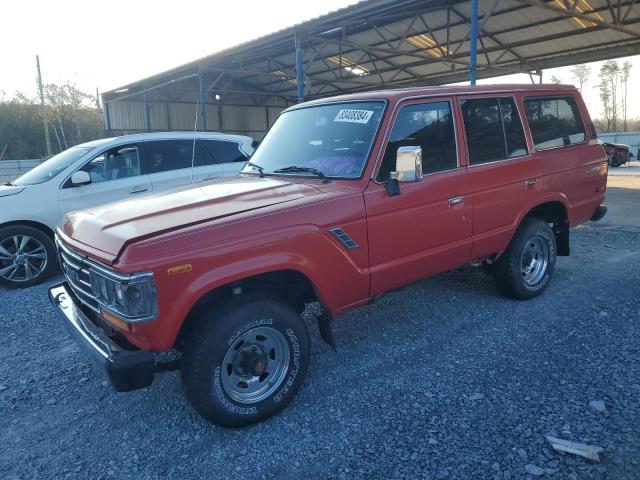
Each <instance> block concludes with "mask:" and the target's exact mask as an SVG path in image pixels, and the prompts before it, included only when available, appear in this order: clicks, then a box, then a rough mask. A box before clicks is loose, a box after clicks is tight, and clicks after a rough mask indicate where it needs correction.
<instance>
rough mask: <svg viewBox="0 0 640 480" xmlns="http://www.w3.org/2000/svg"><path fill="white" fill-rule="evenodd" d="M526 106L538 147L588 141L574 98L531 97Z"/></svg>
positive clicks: (566, 145)
mask: <svg viewBox="0 0 640 480" xmlns="http://www.w3.org/2000/svg"><path fill="white" fill-rule="evenodd" d="M524 109H525V113H526V115H527V121H528V122H529V128H530V129H531V136H532V137H533V144H534V146H535V149H536V150H545V149H548V148H558V147H568V146H571V145H575V144H577V143H582V142H584V141H585V140H586V134H585V128H584V123H583V121H582V115H581V114H580V109H579V108H578V105H577V104H576V102H575V100H574V99H573V98H571V97H543V98H529V99H525V101H524Z"/></svg>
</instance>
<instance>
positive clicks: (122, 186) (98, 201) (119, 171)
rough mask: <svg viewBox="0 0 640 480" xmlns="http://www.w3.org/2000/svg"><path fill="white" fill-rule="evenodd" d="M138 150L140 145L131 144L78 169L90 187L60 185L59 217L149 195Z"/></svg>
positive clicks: (149, 185) (101, 154)
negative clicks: (87, 180)
mask: <svg viewBox="0 0 640 480" xmlns="http://www.w3.org/2000/svg"><path fill="white" fill-rule="evenodd" d="M140 150H141V149H140V144H138V143H131V144H126V145H120V146H117V147H112V148H109V149H107V150H105V151H103V152H101V153H100V154H98V155H96V156H94V157H93V158H92V159H91V160H90V161H89V162H87V163H86V164H85V165H84V166H82V167H81V168H80V169H79V170H83V171H85V172H88V173H89V176H90V177H91V183H90V184H88V185H81V186H73V185H71V179H67V181H65V182H64V183H63V184H62V186H61V188H60V190H59V193H58V208H59V211H60V215H63V214H65V213H67V212H70V211H73V210H80V209H83V208H88V207H93V206H96V205H103V204H105V203H110V202H115V201H117V200H122V199H128V198H131V197H132V196H135V195H141V194H144V193H146V192H150V191H151V181H150V179H149V176H148V175H145V174H143V173H142V172H143V169H142V162H141V151H140Z"/></svg>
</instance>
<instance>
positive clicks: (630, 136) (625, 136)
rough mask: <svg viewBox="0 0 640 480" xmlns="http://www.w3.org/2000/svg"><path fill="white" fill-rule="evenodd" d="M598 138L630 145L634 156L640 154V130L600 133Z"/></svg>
mask: <svg viewBox="0 0 640 480" xmlns="http://www.w3.org/2000/svg"><path fill="white" fill-rule="evenodd" d="M598 138H599V139H600V140H602V141H603V142H609V143H624V144H626V145H629V146H630V147H631V153H633V156H634V157H637V156H640V132H623V133H598Z"/></svg>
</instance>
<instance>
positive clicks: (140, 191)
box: [129, 186, 149, 194]
mask: <svg viewBox="0 0 640 480" xmlns="http://www.w3.org/2000/svg"><path fill="white" fill-rule="evenodd" d="M147 190H149V189H148V188H147V187H142V186H140V187H133V188H132V189H131V190H129V194H133V193H142V192H146V191H147Z"/></svg>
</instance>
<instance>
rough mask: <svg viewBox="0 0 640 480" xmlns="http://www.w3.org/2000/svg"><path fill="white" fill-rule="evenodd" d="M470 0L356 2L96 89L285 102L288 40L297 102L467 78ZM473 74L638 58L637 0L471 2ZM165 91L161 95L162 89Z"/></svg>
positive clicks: (117, 95)
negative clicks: (299, 59)
mask: <svg viewBox="0 0 640 480" xmlns="http://www.w3.org/2000/svg"><path fill="white" fill-rule="evenodd" d="M470 11H471V7H470V1H469V0H449V1H445V0H364V1H360V2H358V3H356V4H354V5H351V6H348V7H345V8H342V9H340V10H336V11H334V12H331V13H328V14H327V15H324V16H321V17H318V18H314V19H311V20H308V21H306V22H303V23H300V24H298V25H295V26H292V27H289V28H286V29H283V30H280V31H277V32H274V33H272V34H270V35H266V36H263V37H260V38H257V39H254V40H251V41H248V42H246V43H243V44H240V45H238V46H235V47H232V48H228V49H225V50H222V51H219V52H216V53H214V54H212V55H209V56H207V57H203V58H200V59H197V60H194V61H193V62H190V63H187V64H184V65H181V66H179V67H176V68H174V69H171V70H169V71H166V72H163V73H159V74H157V75H154V76H151V77H149V78H146V79H142V80H139V81H137V82H132V83H130V84H128V85H124V86H122V87H119V88H117V89H114V90H111V91H108V92H105V93H104V94H103V99H104V100H105V101H114V100H118V99H125V98H126V99H137V100H142V98H143V95H147V98H148V99H149V100H150V101H176V102H191V103H195V102H196V100H197V99H198V95H199V80H200V77H199V75H201V78H202V81H203V84H204V85H203V87H204V91H205V93H206V95H205V97H206V99H205V101H206V102H207V103H216V100H215V99H216V95H220V96H221V97H223V102H232V103H245V104H249V105H265V104H269V103H270V104H274V103H278V105H280V106H286V105H289V104H292V103H294V102H295V98H296V81H295V78H296V70H295V38H296V37H297V38H298V41H299V42H300V45H301V48H302V51H303V63H304V93H305V98H322V97H327V96H333V95H337V94H344V93H353V92H358V91H367V90H375V89H380V88H389V87H402V86H416V85H418V86H425V85H442V84H447V83H454V82H461V81H465V80H467V79H468V76H469V49H470V45H469V36H470V31H469V30H470V27H469V18H470ZM479 28H480V35H479V41H478V77H479V78H489V77H495V76H500V75H505V74H510V73H518V72H525V73H535V72H538V71H541V70H543V69H547V68H553V67H560V66H567V65H574V64H576V63H584V62H590V61H596V60H605V59H610V58H617V57H622V56H626V55H633V54H637V53H638V51H640V4H637V2H636V0H619V1H617V2H611V1H610V0H550V1H547V0H492V1H489V0H486V1H482V2H479ZM169 93H170V95H169Z"/></svg>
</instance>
